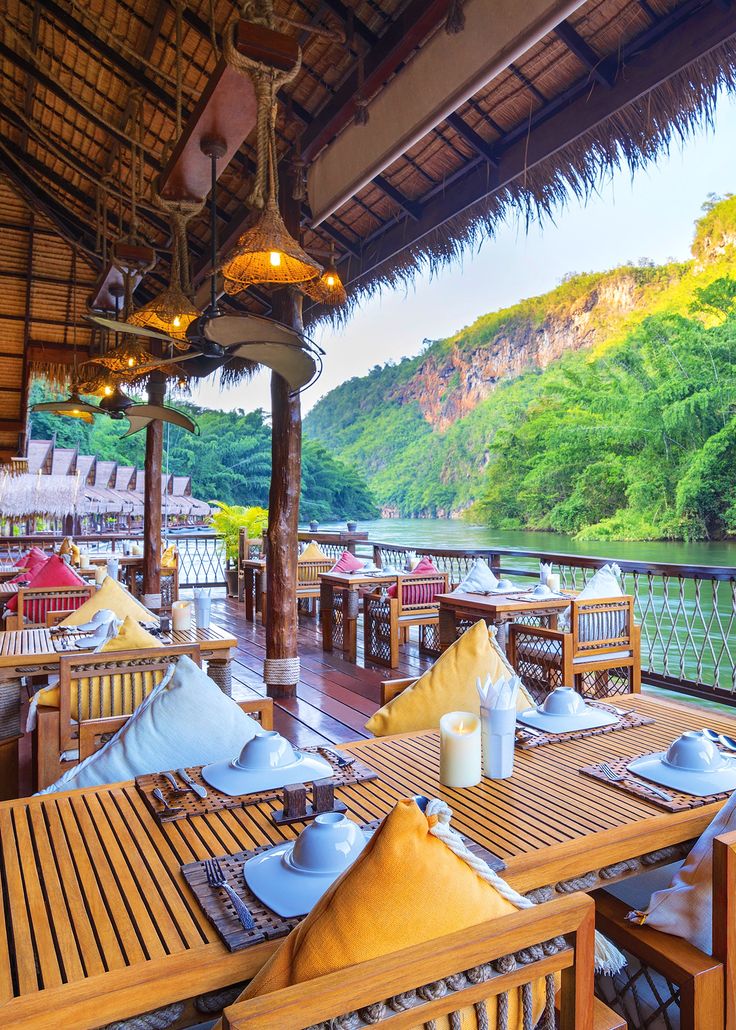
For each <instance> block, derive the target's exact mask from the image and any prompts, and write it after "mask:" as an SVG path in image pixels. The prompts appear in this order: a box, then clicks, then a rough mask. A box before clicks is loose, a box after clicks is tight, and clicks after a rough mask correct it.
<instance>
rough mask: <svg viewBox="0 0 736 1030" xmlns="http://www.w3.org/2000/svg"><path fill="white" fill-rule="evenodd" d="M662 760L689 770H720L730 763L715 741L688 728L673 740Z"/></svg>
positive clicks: (675, 766) (677, 767)
mask: <svg viewBox="0 0 736 1030" xmlns="http://www.w3.org/2000/svg"><path fill="white" fill-rule="evenodd" d="M662 761H663V762H664V763H665V765H671V766H672V767H673V768H674V769H684V770H686V771H688V772H718V770H720V769H723V768H724V767H725V766H728V765H729V762H728V760H724V757H723V755H722V754H721V752H720V751H719V750H718V748H717V747H716V745H715V744H714V743H713V741H712V740H710V738H709V737H706V735H705V734H704V733H700V732H698V731H697V730H686V731H685V732H684V733H683V734H682V736H680V737H678V738H677V740H673V741H672V743H671V744H670V746H669V747H668V748H667V752H666V754H665V756H664V758H663V759H662Z"/></svg>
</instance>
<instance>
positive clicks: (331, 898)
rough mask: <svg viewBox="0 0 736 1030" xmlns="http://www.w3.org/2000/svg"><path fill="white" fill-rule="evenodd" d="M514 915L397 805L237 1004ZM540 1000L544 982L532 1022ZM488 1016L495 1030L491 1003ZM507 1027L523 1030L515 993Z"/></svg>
mask: <svg viewBox="0 0 736 1030" xmlns="http://www.w3.org/2000/svg"><path fill="white" fill-rule="evenodd" d="M516 911H517V909H516V908H515V906H514V905H512V903H511V902H510V901H507V900H506V899H505V898H502V897H501V895H500V894H499V893H498V891H497V890H496V888H495V887H492V886H491V885H490V884H488V883H486V882H485V881H484V880H481V878H480V877H479V876H478V875H477V874H476V873H475V872H473V870H472V869H471V868H470V866H469V865H467V864H466V863H465V862H464V861H463V860H462V859H461V858H458V857H457V855H454V854H453V853H452V852H451V851H450V849H449V848H448V847H447V846H446V845H445V844H443V843H442V841H440V840H438V839H437V838H436V837H434V836H432V834H431V833H430V832H429V823H428V820H427V817H426V816H425V815H424V813H423V812H421V811H420V809H419V808H418V807H417V805H416V804H415V803H414V801H411V800H405V801H399V803H398V804H397V805H396V807H395V808H394V809H393V811H391V812H390V813H389V814H388V816H387V817H386V818H385V820H384V821H383V823H382V824H381V825H380V827H379V828H378V830H376V832H375V833H374V834H373V837H372V838H371V840H370V841H369V842H368V844H366V846H365V848H364V850H363V851H362V853H361V854H360V855H359V856H358V858H357V859H356V861H355V863H354V865H352V866H351V867H350V869H349V870H348V871H347V872H346V873H345V874H344V875H343V876H342V877H340V879H339V880H337V881H336V882H335V883H334V884H333V885H332V887H330V889H329V890H328V891H327V893H326V894H324V895H323V896H322V898H321V899H320V900H319V901H318V902H317V904H316V905H315V906H314V908H313V909H312V911H311V912H310V913H309V915H308V916H307V917H306V919H304V920H303V922H301V923H300V924H299V925H298V926H297V927H295V929H293V930H292V931H291V933H290V934H289V936H288V937H287V938H286V940H285V941H284V943H283V944H282V945H281V947H280V948H279V949H278V951H276V952H275V953H274V954H273V955H272V956H271V958H270V959H269V961H268V962H267V963H266V965H265V966H264V967H263V968H262V969H261V970H260V972H259V973H257V974H256V976H255V978H254V979H253V980H251V982H250V984H249V985H248V987H247V988H246V989H245V991H244V993H243V994H242V995H241V996H240V1000H241V1001H242V1000H245V999H246V998H253V997H256V996H260V995H263V994H270V993H271V992H272V991H276V990H279V989H281V988H283V987H288V986H291V985H292V984H298V983H303V982H304V981H305V980H311V979H313V978H314V977H315V976H322V975H324V974H325V973H333V972H336V971H338V970H340V969H345V968H347V967H348V966H351V965H354V964H355V963H357V962H365V961H367V960H368V959H372V958H377V957H379V956H381V955H386V954H389V953H391V952H394V951H398V950H399V949H401V948H408V947H410V946H411V945H414V944H422V943H424V942H425V941H429V940H433V939H434V938H436V937H442V936H443V935H444V934H448V933H453V932H454V931H456V930H465V929H467V928H468V927H469V926H473V925H475V924H477V923H482V922H485V921H486V920H489V919H495V918H499V919H500V918H502V917H503V916H506V915H510V914H511V913H513V912H516ZM543 994H544V986H543V982H542V981H538V982H537V983H535V985H534V1001H535V1006H534V1007H535V1010H536V1012H535V1020H534V1021H535V1022H536V1017H538V1015H539V1011H540V1010H541V1007H542V1003H543ZM376 1000H378V999H376ZM488 1015H489V1022H490V1025H491V1026H495V1025H496V1020H495V1018H494V1016H495V1005H494V1004H493V1002H492V1001H490V1002H489V1004H488ZM462 1025H463V1028H464V1030H465V1028H467V1030H470V1028H471V1027H476V1026H477V1022H476V1020H475V1016H474V1013H473V1010H472V1009H464V1010H462ZM508 1025H509V1027H512V1028H516V1027H521V1013H520V1006H519V1003H518V997H517V993H516V991H511V992H510V994H509V1022H508ZM437 1027H438V1030H439V1028H443V1027H447V1020H446V1019H440V1020H438V1021H437Z"/></svg>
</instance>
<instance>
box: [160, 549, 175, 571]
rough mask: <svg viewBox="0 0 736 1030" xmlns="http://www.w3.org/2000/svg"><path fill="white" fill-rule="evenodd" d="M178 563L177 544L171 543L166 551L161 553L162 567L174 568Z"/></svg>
mask: <svg viewBox="0 0 736 1030" xmlns="http://www.w3.org/2000/svg"><path fill="white" fill-rule="evenodd" d="M175 565H176V546H175V545H174V544H169V546H168V547H167V548H166V550H165V551H164V553H163V554H162V555H161V568H162V569H173V568H174V566H175Z"/></svg>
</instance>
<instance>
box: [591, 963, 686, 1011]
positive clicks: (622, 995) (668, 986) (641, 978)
mask: <svg viewBox="0 0 736 1030" xmlns="http://www.w3.org/2000/svg"><path fill="white" fill-rule="evenodd" d="M625 954H626V959H627V963H626V965H625V966H624V968H623V970H622V971H621V972H620V973H617V974H616V975H615V976H601V975H598V976H596V979H595V993H596V994H597V995H598V997H599V998H600V999H601V1001H603V1002H604V1003H605V1004H606V1005H608V1006H609V1007H610V1008H612V1009H613V1010H614V1012H617V1013H618V1014H619V1015H620V1016H622V1017H623V1018H624V1019H625V1020H626V1022H627V1023H628V1025H629V1026H631V1027H637V1028H638V1030H678V1028H679V1026H680V988H679V987H678V985H677V984H676V983H673V982H672V981H671V980H668V979H666V977H664V976H663V975H662V974H661V973H659V972H657V971H656V970H655V969H652V967H651V966H644V965H642V964H641V962H640V961H639V959H638V958H636V957H635V956H634V955H631V954H629V953H625Z"/></svg>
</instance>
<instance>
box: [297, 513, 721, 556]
mask: <svg viewBox="0 0 736 1030" xmlns="http://www.w3.org/2000/svg"><path fill="white" fill-rule="evenodd" d="M302 528H304V529H306V528H307V527H306V526H304V527H302ZM320 529H322V530H334V529H343V530H344V529H345V524H344V523H341V524H339V525H338V524H337V523H330V524H329V525H320ZM358 530H359V532H367V533H368V535H369V537H370V539H371V540H382V541H385V542H386V543H395V544H404V545H406V546H417V547H440V548H444V547H458V548H461V549H462V548H467V549H472V548H475V547H519V548H521V549H523V550H527V551H551V552H552V553H554V554H580V555H591V556H593V557H600V558H622V559H629V560H631V561H653V562H665V563H667V564H682V565H732V566H736V540H735V541H733V542H729V541H723V540H719V541H714V542H705V541H698V542H696V543H691V544H688V543H684V542H682V541H672V540H641V541H629V540H607V541H598V540H575V539H574V538H573V537H570V536H566V535H565V534H564V533H528V532H524V531H522V530H519V531H508V532H499V531H498V530H495V529H489V528H488V527H487V526H473V525H470V524H469V523H467V522H463V521H462V520H460V519H375V520H374V521H371V522H359V523H358Z"/></svg>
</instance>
